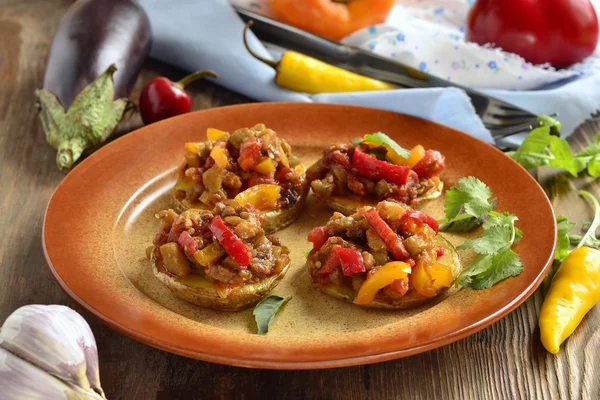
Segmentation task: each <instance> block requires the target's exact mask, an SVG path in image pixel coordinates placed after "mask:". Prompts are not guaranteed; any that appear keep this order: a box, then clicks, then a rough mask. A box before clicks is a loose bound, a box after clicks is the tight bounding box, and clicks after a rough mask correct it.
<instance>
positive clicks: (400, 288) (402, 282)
mask: <svg viewBox="0 0 600 400" xmlns="http://www.w3.org/2000/svg"><path fill="white" fill-rule="evenodd" d="M390 289H392V290H393V291H394V292H397V293H400V295H401V296H404V295H405V294H406V292H408V277H406V278H404V279H396V280H395V281H394V282H392V283H390Z"/></svg>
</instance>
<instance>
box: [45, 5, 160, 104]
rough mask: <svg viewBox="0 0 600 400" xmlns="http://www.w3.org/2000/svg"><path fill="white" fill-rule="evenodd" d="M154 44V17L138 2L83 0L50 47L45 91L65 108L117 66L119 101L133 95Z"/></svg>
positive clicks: (66, 18)
mask: <svg viewBox="0 0 600 400" xmlns="http://www.w3.org/2000/svg"><path fill="white" fill-rule="evenodd" d="M151 44H152V32H151V29H150V21H149V20H148V16H147V15H146V13H145V12H144V10H143V9H142V7H141V6H140V5H139V4H138V3H137V2H136V1H135V0H79V1H76V2H75V3H73V5H72V6H71V7H70V8H69V10H68V11H67V13H66V14H65V15H64V16H63V18H62V19H61V21H60V23H59V25H58V29H57V30H56V32H55V33H54V38H53V39H52V44H51V46H50V55H49V56H48V64H47V66H46V74H45V75H44V89H46V90H48V91H49V92H51V93H53V94H54V95H55V96H56V97H58V100H59V101H60V103H61V104H62V106H63V107H64V108H65V109H68V108H69V106H70V105H71V103H72V102H73V99H75V97H76V96H77V94H79V93H80V92H81V91H82V90H83V88H84V87H86V86H87V85H89V84H90V83H91V82H93V81H94V80H96V79H97V78H98V77H99V76H100V75H101V74H102V73H103V72H104V71H106V69H107V68H108V67H109V66H110V65H111V64H115V65H116V67H117V70H116V72H115V73H114V75H113V80H114V88H115V89H114V90H115V99H118V98H121V97H127V96H129V93H130V92H131V89H132V88H133V85H134V84H135V80H136V78H137V76H138V74H139V73H140V69H141V68H142V64H143V62H144V60H145V59H146V57H147V56H148V53H149V52H150V45H151Z"/></svg>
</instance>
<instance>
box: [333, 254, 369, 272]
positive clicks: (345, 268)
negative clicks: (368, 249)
mask: <svg viewBox="0 0 600 400" xmlns="http://www.w3.org/2000/svg"><path fill="white" fill-rule="evenodd" d="M331 251H332V252H334V253H335V254H336V255H337V257H338V259H339V260H340V264H342V272H343V273H344V276H352V275H354V274H359V273H361V272H365V271H366V269H365V262H364V260H363V256H362V254H361V253H360V251H358V250H355V249H349V248H346V247H334V248H333V249H331Z"/></svg>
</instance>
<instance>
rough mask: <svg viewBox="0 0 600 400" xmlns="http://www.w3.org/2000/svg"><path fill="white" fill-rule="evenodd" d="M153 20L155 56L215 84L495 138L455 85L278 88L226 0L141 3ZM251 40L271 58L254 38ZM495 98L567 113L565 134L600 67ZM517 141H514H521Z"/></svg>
mask: <svg viewBox="0 0 600 400" xmlns="http://www.w3.org/2000/svg"><path fill="white" fill-rule="evenodd" d="M139 2H140V4H141V5H142V6H143V7H144V9H145V10H146V12H147V13H148V17H149V18H150V22H151V24H152V31H153V36H154V42H153V46H152V51H151V56H152V57H154V58H156V59H158V60H160V61H163V62H166V63H169V64H172V65H175V66H177V67H180V68H182V69H184V70H188V71H194V70H199V69H212V70H215V71H217V72H218V74H219V79H218V80H216V81H215V82H216V83H217V84H219V85H222V86H224V87H226V88H228V89H231V90H233V91H236V92H239V93H241V94H243V95H245V96H248V97H251V98H254V99H256V100H259V101H300V102H311V101H312V102H325V103H341V104H353V105H361V106H367V107H374V108H380V109H385V110H389V111H394V112H399V113H404V114H409V115H413V116H416V117H420V118H424V119H428V120H431V121H434V122H438V123H440V124H443V125H446V126H450V127H452V128H455V129H458V130H461V131H464V132H466V133H468V134H470V135H472V136H475V137H477V138H479V139H481V140H483V141H486V142H488V143H493V142H494V141H493V139H492V137H491V135H490V133H489V132H488V131H487V130H486V129H485V127H484V126H483V124H482V122H481V120H480V119H479V118H478V117H477V115H476V114H475V112H474V109H473V107H472V105H471V103H470V100H469V98H468V96H466V94H465V93H464V92H462V91H461V90H458V89H455V88H443V89H442V88H431V89H398V90H393V91H380V92H361V93H343V94H319V95H313V96H310V95H307V94H303V93H296V92H292V91H289V90H287V89H284V88H281V87H279V86H277V85H276V84H275V83H274V81H273V78H274V75H275V73H274V70H273V69H272V68H271V67H269V66H267V65H265V64H263V63H262V62H260V61H258V60H256V59H254V58H253V57H252V56H251V55H250V54H248V52H247V51H246V49H245V48H244V46H243V43H242V31H243V27H244V23H243V22H242V20H241V19H240V18H239V17H238V15H237V13H236V12H235V11H234V10H233V8H232V7H231V6H230V5H229V3H228V2H227V1H226V0H210V1H202V2H199V1H197V0H179V1H178V2H177V3H176V4H173V3H168V5H167V2H165V1H164V0H139ZM250 45H251V46H252V47H253V48H254V49H256V51H257V52H258V53H259V54H260V55H262V56H264V57H267V58H270V57H271V56H270V54H269V53H268V51H267V50H266V49H265V48H264V46H262V44H261V43H260V41H259V40H258V39H257V38H256V37H254V36H253V35H251V37H250ZM487 92H488V93H489V94H490V95H494V96H496V97H498V98H500V99H503V100H506V101H508V102H511V103H514V104H516V105H518V106H521V107H523V108H525V109H528V110H530V111H533V112H536V113H552V112H555V111H559V112H560V120H561V122H562V123H563V127H564V128H563V132H565V133H570V132H571V131H572V130H573V129H575V128H576V127H577V125H578V124H579V123H581V122H583V120H584V119H585V118H586V117H588V116H589V114H590V113H591V112H592V111H593V110H595V109H597V108H598V106H600V72H596V73H590V74H587V75H584V76H582V77H579V78H577V79H571V81H569V82H568V83H566V84H563V85H555V86H554V87H552V88H548V89H546V90H537V91H519V92H515V91H507V90H487ZM515 140H517V141H518V138H517V139H512V140H511V143H515Z"/></svg>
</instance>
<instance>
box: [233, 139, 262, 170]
mask: <svg viewBox="0 0 600 400" xmlns="http://www.w3.org/2000/svg"><path fill="white" fill-rule="evenodd" d="M261 160H262V142H261V140H260V139H258V138H257V137H255V136H253V137H251V138H248V139H246V140H245V141H244V142H243V143H242V145H241V146H240V156H239V158H238V165H239V166H240V168H241V169H242V170H244V171H249V170H251V169H252V168H253V167H254V166H255V165H256V164H258V163H259V162H261Z"/></svg>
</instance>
